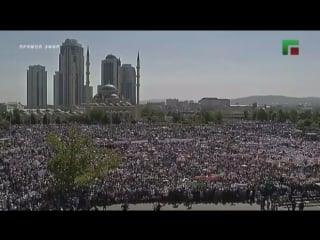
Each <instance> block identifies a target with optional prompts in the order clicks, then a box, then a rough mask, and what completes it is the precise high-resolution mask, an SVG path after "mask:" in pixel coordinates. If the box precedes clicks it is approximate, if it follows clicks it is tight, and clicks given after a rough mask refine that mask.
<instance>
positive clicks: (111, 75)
mask: <svg viewBox="0 0 320 240" xmlns="http://www.w3.org/2000/svg"><path fill="white" fill-rule="evenodd" d="M106 84H111V85H114V86H115V87H116V88H117V89H118V91H119V92H118V94H119V95H121V85H122V83H121V61H120V58H119V59H118V58H116V57H115V56H114V55H108V56H107V57H106V59H104V60H102V61H101V86H104V85H106ZM98 88H99V87H98Z"/></svg>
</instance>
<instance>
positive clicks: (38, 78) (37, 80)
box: [27, 65, 47, 108]
mask: <svg viewBox="0 0 320 240" xmlns="http://www.w3.org/2000/svg"><path fill="white" fill-rule="evenodd" d="M27 105H28V107H29V108H40V107H43V106H46V105H47V71H46V70H45V67H44V66H40V65H34V66H29V70H27Z"/></svg>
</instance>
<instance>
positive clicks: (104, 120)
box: [101, 113, 110, 124]
mask: <svg viewBox="0 0 320 240" xmlns="http://www.w3.org/2000/svg"><path fill="white" fill-rule="evenodd" d="M101 121H102V123H103V124H109V123H110V114H108V113H104V114H103V116H102V119H101Z"/></svg>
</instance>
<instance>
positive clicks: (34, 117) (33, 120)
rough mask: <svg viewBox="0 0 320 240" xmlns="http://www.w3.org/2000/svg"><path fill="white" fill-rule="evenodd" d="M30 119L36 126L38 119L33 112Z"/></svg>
mask: <svg viewBox="0 0 320 240" xmlns="http://www.w3.org/2000/svg"><path fill="white" fill-rule="evenodd" d="M30 118H31V120H30V121H31V124H36V122H37V118H36V115H35V114H34V113H33V112H32V113H31V115H30Z"/></svg>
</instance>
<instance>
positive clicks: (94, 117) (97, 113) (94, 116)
mask: <svg viewBox="0 0 320 240" xmlns="http://www.w3.org/2000/svg"><path fill="white" fill-rule="evenodd" d="M103 115H104V112H103V111H102V110H101V109H98V108H94V109H92V110H91V111H90V112H89V119H90V122H91V123H101V122H102V118H103Z"/></svg>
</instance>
